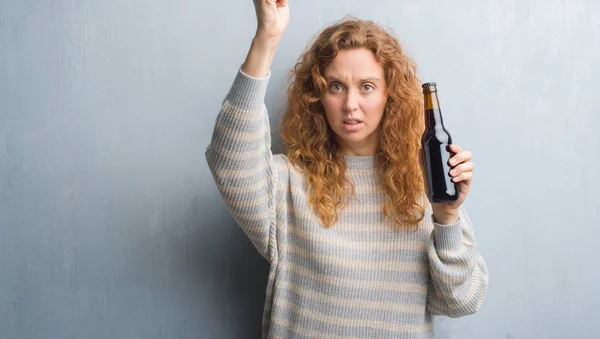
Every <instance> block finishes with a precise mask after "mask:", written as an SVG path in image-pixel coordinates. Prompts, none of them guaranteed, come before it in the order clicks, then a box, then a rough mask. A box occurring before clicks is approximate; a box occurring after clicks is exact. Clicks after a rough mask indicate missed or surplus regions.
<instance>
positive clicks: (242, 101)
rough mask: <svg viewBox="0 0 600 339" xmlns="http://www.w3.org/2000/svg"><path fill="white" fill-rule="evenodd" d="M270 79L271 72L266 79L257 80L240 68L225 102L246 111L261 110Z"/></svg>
mask: <svg viewBox="0 0 600 339" xmlns="http://www.w3.org/2000/svg"><path fill="white" fill-rule="evenodd" d="M270 78H271V71H269V73H268V74H267V76H265V77H264V78H255V77H253V76H250V75H248V74H245V73H244V72H242V70H241V68H240V70H239V71H238V73H237V75H236V77H235V80H234V81H233V85H231V89H230V90H229V93H228V94H227V96H226V97H225V101H228V102H229V103H230V104H231V105H232V106H235V107H237V108H239V109H241V110H244V111H258V110H261V109H262V108H263V106H264V102H265V96H266V93H267V85H268V84H269V79H270Z"/></svg>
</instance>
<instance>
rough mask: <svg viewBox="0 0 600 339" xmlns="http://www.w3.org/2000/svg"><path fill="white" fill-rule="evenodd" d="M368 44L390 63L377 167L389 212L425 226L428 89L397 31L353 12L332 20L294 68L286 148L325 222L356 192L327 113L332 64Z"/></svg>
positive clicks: (285, 122) (401, 223)
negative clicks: (421, 153) (423, 153)
mask: <svg viewBox="0 0 600 339" xmlns="http://www.w3.org/2000/svg"><path fill="white" fill-rule="evenodd" d="M361 48H365V49H368V50H370V51H372V52H373V54H374V56H375V58H376V60H377V61H378V62H379V63H380V64H381V65H382V67H383V70H384V74H385V83H386V87H387V91H388V100H387V103H386V105H385V108H384V114H383V118H382V120H381V123H380V126H379V137H380V150H379V153H378V154H377V157H376V159H377V160H376V161H377V171H378V175H380V176H381V178H382V180H381V182H382V187H381V190H382V192H383V193H384V194H385V205H384V209H383V212H384V215H385V217H386V218H393V220H394V222H395V224H396V225H397V226H398V227H406V226H409V227H411V226H415V227H416V226H417V224H418V223H419V222H420V221H421V220H422V219H423V217H424V207H423V206H421V204H420V203H419V201H420V197H421V194H422V193H423V177H422V172H421V169H420V167H419V162H418V150H419V148H420V140H421V135H422V133H423V130H424V119H423V96H422V92H421V86H420V80H419V78H418V76H417V68H416V65H415V63H414V61H413V60H412V59H411V58H410V57H409V56H408V55H407V54H406V52H405V51H404V49H403V47H402V46H401V45H400V42H399V41H398V39H396V38H395V37H394V36H393V34H392V33H390V32H388V31H386V30H385V29H384V28H383V27H381V26H379V25H378V24H376V23H374V22H372V21H365V20H361V19H358V18H354V17H346V18H344V19H342V20H341V21H339V22H337V23H334V24H332V25H330V26H328V27H326V28H325V29H324V30H323V31H322V32H321V33H320V34H319V35H318V36H317V37H316V39H315V40H314V41H313V42H312V44H309V46H308V47H307V49H306V50H305V51H304V53H303V54H302V55H301V56H300V58H299V59H298V61H297V63H296V64H295V66H294V67H293V69H292V70H291V71H290V84H289V87H288V91H287V99H288V102H287V106H288V107H287V109H286V112H285V114H284V116H283V120H282V125H281V137H282V140H283V154H285V155H286V156H287V157H288V158H289V159H290V162H291V163H292V165H293V166H294V168H296V169H299V170H301V171H303V172H304V174H305V176H306V179H307V185H308V188H309V195H310V197H309V203H310V205H311V207H312V208H313V209H314V210H315V211H316V212H317V214H318V215H319V217H320V220H321V222H322V223H323V225H324V226H325V227H330V226H331V225H333V224H335V223H336V222H337V220H338V212H339V211H340V210H341V209H343V207H344V206H345V205H346V203H347V201H346V200H345V199H344V197H345V196H349V197H352V196H354V194H355V187H354V184H353V183H352V182H351V181H350V180H349V178H348V177H347V176H346V169H347V168H346V162H345V158H344V154H342V153H341V151H340V149H339V147H338V145H337V143H336V141H335V134H334V132H333V130H332V129H331V127H330V126H329V124H328V123H327V118H326V115H325V110H324V107H323V105H322V103H321V99H322V97H323V95H324V94H325V93H326V90H327V81H326V80H325V78H324V77H323V74H324V70H325V69H326V68H327V66H328V65H329V64H330V63H331V62H332V61H333V60H334V58H335V57H336V55H337V53H338V52H339V51H340V50H345V49H361Z"/></svg>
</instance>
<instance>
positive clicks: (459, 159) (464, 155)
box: [448, 145, 472, 166]
mask: <svg viewBox="0 0 600 339" xmlns="http://www.w3.org/2000/svg"><path fill="white" fill-rule="evenodd" d="M450 150H451V151H452V152H454V153H456V154H455V155H454V156H453V157H452V158H450V160H449V161H448V163H449V164H450V166H456V165H458V164H460V163H463V162H467V161H470V160H471V157H472V154H471V152H469V151H463V149H462V148H460V147H459V146H456V145H451V147H450Z"/></svg>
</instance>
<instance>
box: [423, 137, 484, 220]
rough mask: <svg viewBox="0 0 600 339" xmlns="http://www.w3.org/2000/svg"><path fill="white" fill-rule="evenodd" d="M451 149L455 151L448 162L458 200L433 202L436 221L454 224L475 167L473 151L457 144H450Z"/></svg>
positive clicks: (465, 196) (432, 206)
mask: <svg viewBox="0 0 600 339" xmlns="http://www.w3.org/2000/svg"><path fill="white" fill-rule="evenodd" d="M449 150H450V151H451V152H453V153H455V155H454V156H453V157H452V158H450V159H449V160H448V162H449V164H450V166H451V170H450V176H451V177H452V181H453V182H455V183H456V186H457V188H458V192H459V195H458V200H456V201H452V202H442V203H432V204H431V208H432V210H433V215H434V217H435V221H436V222H437V223H439V224H443V225H449V224H454V223H455V222H456V221H457V220H458V216H459V212H458V211H459V207H460V205H462V204H463V203H464V202H465V199H466V198H467V194H468V193H469V188H470V187H471V179H472V178H473V167H474V165H473V163H472V162H471V156H472V154H471V152H469V151H465V150H463V149H462V148H460V146H458V145H455V144H452V145H450V146H449ZM421 152H422V151H421ZM421 156H422V155H421Z"/></svg>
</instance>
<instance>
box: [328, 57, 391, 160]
mask: <svg viewBox="0 0 600 339" xmlns="http://www.w3.org/2000/svg"><path fill="white" fill-rule="evenodd" d="M324 76H325V80H327V91H326V92H325V94H324V95H323V97H322V99H321V103H322V104H323V107H324V108H325V114H326V116H327V121H328V123H329V126H330V127H331V129H332V130H333V131H334V132H335V134H336V140H337V143H338V145H339V147H340V149H341V151H342V153H344V154H346V155H361V156H363V155H375V154H376V153H377V152H378V150H379V132H378V127H379V123H380V122H381V119H382V117H383V112H384V108H385V104H386V102H387V99H388V95H387V88H386V84H385V76H384V70H383V67H382V66H381V65H380V64H379V62H377V60H376V59H375V55H374V54H373V52H371V51H369V50H368V49H364V48H361V49H347V50H341V51H339V53H338V55H337V56H336V57H335V59H334V60H333V61H332V62H331V64H329V65H328V66H327V68H326V69H325V70H324Z"/></svg>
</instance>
